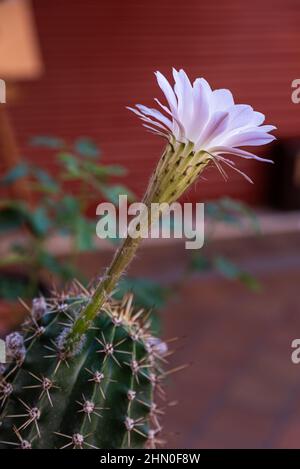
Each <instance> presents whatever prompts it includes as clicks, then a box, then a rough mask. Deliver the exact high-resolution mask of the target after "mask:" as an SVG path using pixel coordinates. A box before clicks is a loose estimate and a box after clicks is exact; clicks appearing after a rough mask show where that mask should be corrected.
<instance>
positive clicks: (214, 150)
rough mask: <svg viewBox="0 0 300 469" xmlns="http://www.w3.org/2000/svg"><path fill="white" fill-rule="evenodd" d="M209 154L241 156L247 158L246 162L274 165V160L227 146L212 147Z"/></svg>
mask: <svg viewBox="0 0 300 469" xmlns="http://www.w3.org/2000/svg"><path fill="white" fill-rule="evenodd" d="M209 152H210V153H212V154H219V153H220V154H224V155H226V154H227V155H236V156H240V157H241V158H245V159H246V160H257V161H262V162H264V163H274V161H272V160H268V159H266V158H261V157H260V156H256V155H254V154H253V153H250V152H249V151H245V150H242V149H241V148H233V147H227V146H218V147H212V148H210V149H209Z"/></svg>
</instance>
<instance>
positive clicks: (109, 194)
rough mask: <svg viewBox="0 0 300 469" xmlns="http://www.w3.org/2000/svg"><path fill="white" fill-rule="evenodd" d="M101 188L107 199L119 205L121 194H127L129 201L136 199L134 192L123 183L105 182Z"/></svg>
mask: <svg viewBox="0 0 300 469" xmlns="http://www.w3.org/2000/svg"><path fill="white" fill-rule="evenodd" d="M101 190H102V193H103V195H104V197H105V198H106V200H108V201H109V202H111V203H113V204H114V205H118V203H119V196H120V195H127V197H128V200H129V201H132V200H134V194H133V192H131V191H130V190H129V189H128V188H127V187H125V186H123V185H121V184H116V185H111V186H108V185H104V184H103V185H102V186H101Z"/></svg>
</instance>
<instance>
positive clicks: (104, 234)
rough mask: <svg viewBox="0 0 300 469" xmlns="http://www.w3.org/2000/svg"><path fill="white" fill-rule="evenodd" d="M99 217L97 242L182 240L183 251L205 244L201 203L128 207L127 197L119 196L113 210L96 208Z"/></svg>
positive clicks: (102, 206) (102, 205)
mask: <svg viewBox="0 0 300 469" xmlns="http://www.w3.org/2000/svg"><path fill="white" fill-rule="evenodd" d="M96 214H97V215H99V216H100V219H99V221H98V222H97V226H96V233H97V236H98V237H99V238H102V239H105V238H110V239H117V238H126V237H127V236H129V237H131V238H133V239H136V238H153V239H155V238H166V239H169V238H172V237H173V238H185V239H187V241H186V242H185V247H186V249H200V248H202V246H203V244H204V204H203V203H196V204H192V203H189V202H187V203H183V204H180V203H178V202H174V203H172V204H171V205H170V204H168V203H151V204H150V206H149V207H148V206H147V205H145V204H144V203H142V202H134V203H131V204H129V205H128V198H127V195H120V196H119V204H118V207H116V206H115V205H114V204H112V203H110V202H103V203H100V204H99V205H98V206H97V209H96Z"/></svg>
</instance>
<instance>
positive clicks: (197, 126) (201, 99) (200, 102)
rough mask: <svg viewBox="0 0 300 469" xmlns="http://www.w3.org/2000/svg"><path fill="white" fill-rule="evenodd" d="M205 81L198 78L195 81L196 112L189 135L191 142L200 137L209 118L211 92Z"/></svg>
mask: <svg viewBox="0 0 300 469" xmlns="http://www.w3.org/2000/svg"><path fill="white" fill-rule="evenodd" d="M204 82H205V80H203V79H200V78H198V79H197V80H195V81H194V83H193V95H194V113H193V122H192V124H191V125H190V129H189V135H188V138H189V140H190V141H191V142H196V141H197V140H198V139H199V137H200V135H201V132H202V130H203V128H204V127H205V125H206V123H207V121H208V118H209V98H210V94H211V93H209V90H208V88H207V86H206V85H205V83H204Z"/></svg>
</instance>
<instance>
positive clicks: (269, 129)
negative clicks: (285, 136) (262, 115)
mask: <svg viewBox="0 0 300 469" xmlns="http://www.w3.org/2000/svg"><path fill="white" fill-rule="evenodd" d="M254 129H255V130H258V131H259V132H272V130H276V129H277V127H275V125H261V126H260V127H253V128H252V130H254Z"/></svg>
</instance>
